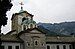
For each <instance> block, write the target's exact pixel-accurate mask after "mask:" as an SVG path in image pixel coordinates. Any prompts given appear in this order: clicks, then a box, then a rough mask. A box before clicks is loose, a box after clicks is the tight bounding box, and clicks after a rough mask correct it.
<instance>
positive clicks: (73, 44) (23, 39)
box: [0, 9, 75, 49]
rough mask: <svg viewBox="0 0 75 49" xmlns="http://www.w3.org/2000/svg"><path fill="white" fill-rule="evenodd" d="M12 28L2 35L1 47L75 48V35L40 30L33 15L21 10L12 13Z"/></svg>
mask: <svg viewBox="0 0 75 49" xmlns="http://www.w3.org/2000/svg"><path fill="white" fill-rule="evenodd" d="M11 20H12V30H11V31H10V32H8V33H7V34H5V35H2V36H1V40H2V48H0V49H75V37H72V36H63V35H62V36H61V35H49V34H47V32H44V31H42V30H40V29H39V28H38V26H37V24H36V22H35V21H34V20H33V15H32V14H30V13H28V12H27V11H24V10H23V9H21V10H20V12H19V13H15V14H13V15H12V18H11Z"/></svg>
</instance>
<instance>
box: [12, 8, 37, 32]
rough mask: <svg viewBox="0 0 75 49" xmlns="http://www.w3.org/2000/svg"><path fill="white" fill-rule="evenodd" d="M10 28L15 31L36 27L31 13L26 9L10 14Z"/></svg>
mask: <svg viewBox="0 0 75 49" xmlns="http://www.w3.org/2000/svg"><path fill="white" fill-rule="evenodd" d="M11 20H12V30H16V31H17V33H19V32H21V31H23V30H26V29H32V28H35V27H36V22H35V21H34V20H33V15H32V14H30V13H28V12H27V11H24V10H23V7H21V10H20V11H19V13H15V14H13V15H12V19H11Z"/></svg>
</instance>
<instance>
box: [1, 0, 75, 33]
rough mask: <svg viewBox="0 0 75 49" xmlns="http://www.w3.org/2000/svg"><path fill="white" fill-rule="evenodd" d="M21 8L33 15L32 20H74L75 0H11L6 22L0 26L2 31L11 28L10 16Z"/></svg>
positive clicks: (48, 21)
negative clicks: (11, 4)
mask: <svg viewBox="0 0 75 49" xmlns="http://www.w3.org/2000/svg"><path fill="white" fill-rule="evenodd" d="M21 1H22V2H23V4H24V5H23V9H24V10H26V11H28V12H29V13H31V14H33V15H34V20H35V21H36V22H37V23H38V22H43V23H60V22H69V21H70V22H71V21H75V0H13V1H12V3H13V7H12V8H11V10H10V11H8V12H7V17H8V24H7V25H6V26H5V27H2V33H7V32H9V31H10V30H11V17H12V14H13V13H18V12H19V11H20V9H21V8H20V7H21V5H20V4H19V3H20V2H21Z"/></svg>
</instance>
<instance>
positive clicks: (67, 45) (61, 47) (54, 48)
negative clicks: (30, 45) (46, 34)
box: [46, 44, 71, 49]
mask: <svg viewBox="0 0 75 49" xmlns="http://www.w3.org/2000/svg"><path fill="white" fill-rule="evenodd" d="M47 45H48V46H50V49H57V45H59V49H63V45H65V46H66V49H70V48H69V45H71V44H46V49H47Z"/></svg>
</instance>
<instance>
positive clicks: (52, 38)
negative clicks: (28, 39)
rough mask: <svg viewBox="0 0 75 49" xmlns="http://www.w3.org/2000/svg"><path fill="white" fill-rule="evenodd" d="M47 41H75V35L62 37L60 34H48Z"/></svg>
mask: <svg viewBox="0 0 75 49" xmlns="http://www.w3.org/2000/svg"><path fill="white" fill-rule="evenodd" d="M46 41H47V42H75V37H72V36H69V37H67V36H64V37H62V36H61V37H60V36H55V37H54V36H53V37H51V36H47V37H46Z"/></svg>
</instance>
